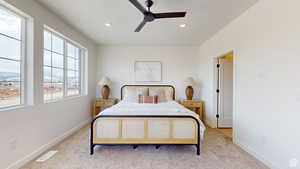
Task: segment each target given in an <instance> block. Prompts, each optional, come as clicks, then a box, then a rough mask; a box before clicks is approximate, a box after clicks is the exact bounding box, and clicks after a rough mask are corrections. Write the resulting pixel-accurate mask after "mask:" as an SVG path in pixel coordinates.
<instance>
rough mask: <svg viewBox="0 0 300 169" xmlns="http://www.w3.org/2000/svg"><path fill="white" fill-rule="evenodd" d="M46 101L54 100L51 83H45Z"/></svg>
mask: <svg viewBox="0 0 300 169" xmlns="http://www.w3.org/2000/svg"><path fill="white" fill-rule="evenodd" d="M44 99H45V100H51V99H52V85H51V83H44Z"/></svg>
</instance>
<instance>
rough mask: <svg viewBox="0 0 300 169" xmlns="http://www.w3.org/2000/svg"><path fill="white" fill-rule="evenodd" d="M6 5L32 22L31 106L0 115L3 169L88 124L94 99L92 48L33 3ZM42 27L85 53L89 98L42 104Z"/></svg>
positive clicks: (20, 1) (29, 0)
mask: <svg viewBox="0 0 300 169" xmlns="http://www.w3.org/2000/svg"><path fill="white" fill-rule="evenodd" d="M7 2H9V3H11V4H12V5H14V6H15V7H17V8H19V9H20V10H22V11H23V12H25V13H26V14H28V15H30V16H31V17H33V19H34V105H33V106H29V107H26V108H19V109H15V110H9V111H1V112H0V133H1V134H0V157H1V158H0V168H2V169H5V168H7V167H9V166H10V167H15V166H18V165H19V164H22V163H23V162H24V161H26V160H28V159H30V157H31V156H30V154H31V153H34V152H36V151H38V150H41V148H43V146H45V145H47V144H48V143H53V141H54V140H55V139H56V138H58V137H60V136H62V135H63V134H65V133H67V132H69V131H70V130H71V129H73V128H74V127H78V126H80V125H81V124H82V123H84V122H86V121H88V120H90V110H91V107H90V105H91V104H90V103H91V100H92V99H93V98H95V53H96V46H95V44H94V43H93V42H92V41H90V40H89V39H87V38H85V36H83V35H82V34H81V33H80V32H78V31H76V30H74V29H72V28H71V27H70V26H68V25H67V24H66V23H65V22H64V21H63V20H61V19H60V18H59V17H57V16H56V15H54V14H52V13H51V12H49V11H48V10H46V9H45V8H44V7H42V6H41V5H39V4H38V3H37V2H36V1H34V0H26V1H25V0H7ZM44 24H46V25H48V26H50V27H52V28H54V29H55V30H57V31H59V32H60V33H62V34H64V35H65V36H67V37H69V38H71V39H72V40H74V41H76V42H78V43H80V44H82V45H83V46H84V47H86V48H87V49H88V52H89V57H88V59H89V60H88V69H89V77H88V79H89V86H88V88H89V90H88V91H89V93H88V96H84V97H78V98H74V99H69V100H66V101H61V102H57V103H49V104H44V103H43V91H42V79H43V77H42V63H43V62H42V56H43V50H42V48H43V43H42V42H43V26H44ZM15 139H16V148H15V149H11V148H12V146H11V144H10V142H11V141H12V140H15ZM28 155H29V156H28ZM26 157H29V158H26Z"/></svg>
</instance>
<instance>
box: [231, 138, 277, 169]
mask: <svg viewBox="0 0 300 169" xmlns="http://www.w3.org/2000/svg"><path fill="white" fill-rule="evenodd" d="M234 143H235V144H236V145H238V146H240V147H241V148H242V149H243V150H245V151H246V152H247V153H249V154H251V155H252V156H254V157H255V158H256V159H258V160H259V161H261V162H262V163H264V164H265V165H266V166H267V167H269V168H271V169H280V167H277V166H276V165H275V164H274V163H273V162H271V161H270V160H267V159H266V158H265V157H263V156H262V155H260V154H259V153H258V152H256V151H254V150H253V149H252V148H251V147H249V146H247V145H245V144H243V143H241V142H240V141H238V139H235V140H234Z"/></svg>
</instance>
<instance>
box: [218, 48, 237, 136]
mask: <svg viewBox="0 0 300 169" xmlns="http://www.w3.org/2000/svg"><path fill="white" fill-rule="evenodd" d="M233 63H234V53H233V52H230V53H227V54H225V55H223V56H220V57H218V58H216V65H215V66H216V78H215V86H216V104H215V105H216V119H217V128H218V130H219V131H220V132H222V133H223V134H224V135H226V136H228V137H231V138H232V128H233V84H234V83H233V82H234V64H233Z"/></svg>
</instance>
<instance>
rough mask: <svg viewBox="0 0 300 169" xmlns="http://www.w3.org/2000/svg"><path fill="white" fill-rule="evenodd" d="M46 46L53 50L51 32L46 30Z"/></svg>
mask: <svg viewBox="0 0 300 169" xmlns="http://www.w3.org/2000/svg"><path fill="white" fill-rule="evenodd" d="M44 48H45V49H48V50H51V49H52V48H51V33H50V32H48V31H44Z"/></svg>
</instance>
